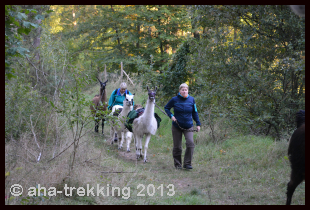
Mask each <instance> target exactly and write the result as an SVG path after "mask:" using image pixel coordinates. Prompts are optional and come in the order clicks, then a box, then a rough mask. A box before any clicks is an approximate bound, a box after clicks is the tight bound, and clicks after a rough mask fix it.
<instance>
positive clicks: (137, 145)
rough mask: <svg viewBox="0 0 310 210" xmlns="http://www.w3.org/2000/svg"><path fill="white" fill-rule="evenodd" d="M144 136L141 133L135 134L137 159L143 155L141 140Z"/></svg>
mask: <svg viewBox="0 0 310 210" xmlns="http://www.w3.org/2000/svg"><path fill="white" fill-rule="evenodd" d="M141 140H142V138H141V136H139V135H135V141H136V156H137V159H139V158H140V157H141V156H142V155H141V148H142V147H140V144H141V143H140V142H141Z"/></svg>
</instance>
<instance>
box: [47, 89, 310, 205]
mask: <svg viewBox="0 0 310 210" xmlns="http://www.w3.org/2000/svg"><path fill="white" fill-rule="evenodd" d="M116 87H117V86H116V85H115V84H114V86H113V85H111V87H109V86H108V94H110V93H111V92H112V90H114V89H115V88H116ZM97 89H98V87H97V86H95V87H93V88H92V89H89V90H88V91H87V92H86V93H87V94H89V95H92V94H94V93H95V92H96V90H97ZM128 89H129V90H130V91H131V90H132V88H131V87H129V88H128ZM159 91H160V90H159ZM132 92H135V93H136V96H135V103H139V104H143V102H144V101H145V98H146V97H147V94H146V90H141V89H139V88H136V90H135V91H132ZM89 98H90V99H91V97H89ZM162 108H163V107H162ZM155 112H156V113H158V114H159V116H160V117H161V118H162V122H161V125H160V128H159V129H158V131H157V134H156V135H155V136H152V138H151V141H150V143H149V149H148V161H149V162H148V163H145V164H144V163H143V160H141V159H140V160H138V161H137V160H136V159H135V149H134V148H135V147H134V143H133V141H132V143H131V153H129V154H127V153H126V152H125V149H123V150H122V151H119V150H118V149H117V144H114V145H111V144H110V143H109V142H108V141H107V139H108V137H109V136H107V135H108V134H109V131H110V128H109V125H108V124H107V126H106V127H105V133H106V135H105V136H102V135H101V134H96V133H94V132H93V131H92V132H90V133H89V134H87V135H86V136H85V137H84V138H85V139H87V140H88V143H87V144H84V146H81V148H80V150H79V154H80V156H78V157H77V160H76V169H75V174H76V175H75V178H74V180H75V182H74V186H86V184H89V185H90V186H93V187H96V185H97V184H100V186H101V187H106V186H109V187H110V192H109V195H106V196H99V197H97V196H95V197H93V196H85V197H81V196H78V195H75V196H72V197H65V196H61V195H60V196H56V197H52V198H50V200H49V201H48V203H47V204H107V205H109V204H115V205H118V204H120V205H122V204H124V205H140V204H150V205H157V204H163V205H180V204H183V205H225V204H229V205H233V204H239V205H241V204H244V205H251V204H255V205H258V204H261V205H283V204H285V201H286V194H285V193H286V184H287V182H288V181H289V176H290V167H289V161H288V160H287V159H286V158H285V156H287V147H288V143H287V141H286V140H282V141H278V142H275V141H274V140H273V139H271V138H269V137H262V136H237V137H236V136H235V137H233V138H229V139H227V140H225V141H223V142H221V143H212V142H210V141H209V140H207V138H208V134H207V133H206V131H205V130H204V127H202V129H201V132H199V133H198V134H197V133H195V134H194V138H199V141H196V146H195V152H194V158H193V164H192V166H193V170H185V169H182V170H176V169H175V168H174V166H173V159H172V147H173V143H172V134H171V120H170V119H169V118H168V117H167V116H165V115H164V114H163V113H161V111H160V110H159V109H157V108H155ZM89 126H94V124H90V125H89ZM183 139H184V137H183ZM184 152H185V140H184V141H183V154H182V157H184ZM99 154H100V155H99ZM126 155H127V157H126ZM86 159H87V160H88V159H91V160H92V161H90V162H87V163H86V162H85V160H86ZM115 172H120V173H115ZM139 185H143V186H144V187H145V188H144V189H143V188H142V187H138V186H139ZM172 185H173V190H172V188H171V186H172ZM168 186H170V188H169V187H168ZM112 187H119V188H120V189H125V187H128V188H130V196H128V195H127V197H128V199H126V196H124V194H122V193H121V195H120V196H116V195H114V196H112V194H111V193H112V192H111V188H112ZM147 189H148V190H149V193H150V194H148V192H147ZM169 189H170V191H169ZM105 192H106V191H105ZM172 192H174V194H173V195H172V194H171V193H172ZM139 193H140V194H141V195H142V194H144V195H145V196H138V195H139ZM153 193H154V194H153ZM169 195H171V196H169ZM42 204H46V203H42ZM292 204H303V205H304V204H305V183H304V182H303V183H302V184H300V185H299V186H298V187H297V189H296V191H295V193H294V195H293V200H292Z"/></svg>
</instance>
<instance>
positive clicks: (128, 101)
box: [123, 93, 135, 106]
mask: <svg viewBox="0 0 310 210" xmlns="http://www.w3.org/2000/svg"><path fill="white" fill-rule="evenodd" d="M134 96H135V94H132V95H129V94H126V93H125V100H124V101H123V106H132V105H133V97H134Z"/></svg>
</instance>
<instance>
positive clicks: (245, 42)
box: [5, 5, 305, 177]
mask: <svg viewBox="0 0 310 210" xmlns="http://www.w3.org/2000/svg"><path fill="white" fill-rule="evenodd" d="M121 62H122V63H123V69H124V70H125V72H126V73H127V74H128V75H129V76H130V78H131V79H133V80H134V82H135V84H136V85H139V86H140V87H142V88H143V89H145V87H146V85H148V86H149V87H155V86H158V88H159V91H158V94H157V103H158V105H159V106H161V107H163V106H164V105H165V104H166V103H167V101H168V100H169V99H170V98H171V97H172V96H174V95H175V94H176V93H177V92H178V87H179V85H180V84H181V83H183V82H186V83H187V84H188V85H189V88H190V89H189V90H190V92H189V93H190V95H192V96H194V97H195V100H196V104H197V109H198V110H199V117H200V119H201V121H202V125H203V126H204V127H205V128H208V129H209V131H210V132H208V134H207V136H208V137H209V138H210V141H212V142H221V141H225V140H226V139H227V138H229V136H231V135H233V134H242V135H247V134H249V135H255V136H268V137H271V138H272V139H275V140H277V141H279V140H281V139H288V138H289V136H290V135H291V133H292V131H293V130H294V129H295V127H296V125H295V113H296V112H297V111H298V110H299V109H305V19H304V18H301V17H299V16H298V15H296V14H294V13H293V12H292V11H291V9H290V8H289V7H288V6H287V5H268V6H266V5H213V6H212V5H64V6H58V5H44V6H42V5H6V6H5V144H9V143H12V142H15V143H16V144H17V143H18V142H19V141H20V139H22V138H24V137H25V135H30V136H31V137H32V138H33V139H34V144H35V145H36V146H35V147H37V148H36V149H35V150H36V151H37V153H38V154H36V155H32V156H34V157H35V159H36V160H37V161H40V158H43V157H44V155H45V153H44V150H45V145H52V147H53V148H54V149H53V150H52V153H51V154H52V155H51V157H50V158H55V157H57V154H59V152H61V150H60V148H59V145H60V141H61V136H62V134H63V131H64V129H65V128H67V127H69V128H70V129H72V132H73V133H75V134H74V135H73V136H74V142H73V146H74V148H75V150H74V151H76V149H77V147H78V142H79V138H80V137H81V136H82V132H80V133H79V132H78V131H79V129H81V130H82V128H84V126H86V124H85V123H86V119H87V120H88V121H87V122H91V123H93V121H92V118H91V116H90V115H89V113H88V114H87V109H88V108H85V107H89V105H90V100H87V99H86V98H85V96H84V95H83V94H82V93H83V92H85V91H86V90H88V89H89V88H92V87H94V86H97V85H98V82H97V79H96V77H97V76H98V75H99V72H100V73H101V72H103V70H104V69H105V68H106V71H107V74H108V77H109V78H117V77H118V76H119V75H120V69H121V65H120V64H121ZM101 76H102V75H101ZM64 119H66V120H64ZM83 123H84V124H83ZM219 124H220V125H221V126H219ZM79 126H80V127H79ZM40 145H41V146H40ZM41 155H42V157H41ZM73 156H74V155H73ZM45 158H47V157H45ZM71 158H72V157H71ZM47 159H49V158H47ZM10 164H11V165H10ZM10 164H8V165H6V171H11V170H13V168H14V167H16V165H14V164H13V163H11V162H10ZM70 164H71V166H70V167H69V168H71V170H72V169H73V165H74V158H73V159H70ZM69 171H70V170H69ZM69 174H70V172H69ZM6 177H7V174H6Z"/></svg>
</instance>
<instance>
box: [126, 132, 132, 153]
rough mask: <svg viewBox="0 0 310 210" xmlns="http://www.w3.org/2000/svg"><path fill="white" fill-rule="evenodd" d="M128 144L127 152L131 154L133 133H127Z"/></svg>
mask: <svg viewBox="0 0 310 210" xmlns="http://www.w3.org/2000/svg"><path fill="white" fill-rule="evenodd" d="M125 136H126V143H127V152H130V143H131V138H132V133H131V132H129V131H128V132H126V135H125Z"/></svg>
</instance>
